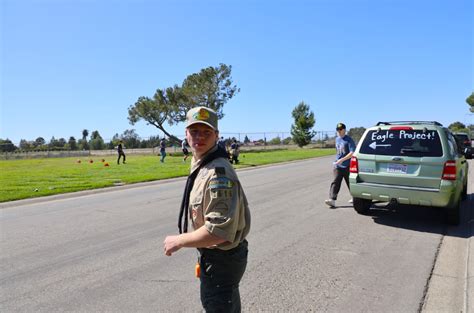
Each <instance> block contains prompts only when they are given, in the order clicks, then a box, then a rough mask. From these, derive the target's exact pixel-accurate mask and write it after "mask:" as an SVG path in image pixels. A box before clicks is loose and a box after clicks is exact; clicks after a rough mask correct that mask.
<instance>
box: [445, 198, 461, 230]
mask: <svg viewBox="0 0 474 313" xmlns="http://www.w3.org/2000/svg"><path fill="white" fill-rule="evenodd" d="M460 220H461V199H459V200H458V201H457V203H456V204H455V205H454V206H452V207H447V208H446V223H447V224H449V225H454V226H457V225H459V222H460Z"/></svg>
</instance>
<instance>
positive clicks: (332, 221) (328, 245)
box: [0, 157, 474, 312]
mask: <svg viewBox="0 0 474 313" xmlns="http://www.w3.org/2000/svg"><path fill="white" fill-rule="evenodd" d="M331 161H332V158H329V157H325V158H318V159H312V160H306V161H301V162H293V163H288V164H283V165H276V166H269V167H263V168H256V169H251V170H243V171H239V176H240V178H241V181H242V184H243V186H244V189H245V191H246V194H247V197H248V200H249V203H250V207H251V212H252V229H251V232H250V235H249V237H248V240H249V251H250V252H249V263H248V267H247V272H246V274H245V275H244V278H243V280H242V283H241V295H242V300H243V301H242V307H243V311H244V312H255V311H267V312H276V311H281V312H288V311H318V312H418V311H419V310H420V309H421V308H422V307H423V305H424V304H425V301H426V299H427V298H428V297H427V296H426V295H427V294H430V292H429V288H428V287H429V284H430V282H431V278H432V277H433V276H435V275H433V274H432V273H434V266H435V263H436V264H437V263H439V260H438V259H437V256H438V254H440V253H439V251H440V249H441V247H442V246H443V239H445V241H444V242H448V241H447V239H448V238H447V237H449V236H451V237H453V238H456V239H459V240H462V242H464V243H465V242H467V241H468V240H470V239H469V237H470V234H469V233H468V232H465V231H461V229H465V228H452V227H446V226H445V225H444V223H443V215H442V213H441V211H440V210H436V209H430V208H416V209H413V208H410V207H399V208H396V209H395V210H387V209H386V208H382V207H380V208H378V209H375V210H373V212H372V214H371V216H361V215H358V214H356V213H355V212H354V210H353V208H352V207H351V205H350V204H348V203H347V201H348V200H349V199H350V195H349V192H348V190H347V188H346V187H345V186H343V187H342V189H341V193H340V197H339V199H338V201H337V203H338V204H339V206H338V207H337V208H336V209H329V208H328V207H327V206H326V205H325V204H324V199H326V198H327V194H328V190H329V184H330V181H331V177H332V174H331ZM470 165H471V174H470V185H469V193H470V195H469V200H468V202H464V204H463V210H464V213H463V223H464V224H466V225H467V223H468V222H469V221H472V213H471V212H470V211H468V210H467V208H468V207H470V208H472V207H474V205H473V204H474V195H473V194H472V193H473V192H474V188H473V182H474V175H473V172H474V163H472V161H471V164H470ZM184 182H185V181H184V179H174V180H170V181H166V182H160V183H151V184H145V185H140V187H132V188H119V189H109V190H108V191H106V192H101V193H96V194H88V195H84V194H81V193H79V194H78V196H72V197H68V198H65V199H54V198H53V200H49V201H45V200H46V199H42V200H40V201H26V202H19V203H16V204H14V206H10V204H3V205H2V206H1V207H2V209H0V214H1V215H0V222H1V224H0V226H1V243H0V249H1V256H0V269H1V272H0V288H1V289H0V292H1V298H0V300H1V302H0V311H1V312H38V311H42V312H64V311H75V312H104V311H108V312H152V311H153V312H188V311H189V312H199V311H200V310H201V306H200V301H199V281H198V279H196V278H195V277H194V265H195V263H196V252H195V250H193V249H183V250H181V251H179V252H177V253H176V254H175V255H173V256H172V257H167V256H165V255H164V254H163V245H162V242H163V239H164V238H165V236H166V235H167V234H173V233H177V215H178V209H179V204H180V201H181V194H182V191H183V189H184ZM471 211H472V210H471ZM445 234H448V236H445ZM465 246H467V245H464V246H463V247H465ZM461 261H462V262H464V261H463V260H460V261H459V262H461ZM462 262H461V263H460V265H461V266H462V265H463V264H462ZM435 274H436V273H435ZM440 286H441V287H440ZM466 286H467V283H466ZM436 288H438V289H439V288H441V289H440V290H441V293H443V282H441V285H439V284H438V285H437V287H436ZM466 288H467V287H466ZM461 289H462V288H461ZM433 290H436V289H433ZM464 291H465V292H467V290H464ZM459 296H460V299H461V300H459V301H461V302H462V301H464V303H461V304H459V305H461V306H463V307H468V306H469V305H468V304H466V300H465V298H463V294H462V292H461V294H460V295H459ZM434 298H437V297H434ZM463 299H464V300H463ZM435 307H436V306H435ZM453 309H455V308H454V307H453Z"/></svg>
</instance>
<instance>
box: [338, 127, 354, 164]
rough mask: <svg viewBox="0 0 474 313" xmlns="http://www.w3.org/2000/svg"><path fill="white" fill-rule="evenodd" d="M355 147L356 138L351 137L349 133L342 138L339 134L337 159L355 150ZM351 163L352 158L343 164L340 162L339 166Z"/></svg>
mask: <svg viewBox="0 0 474 313" xmlns="http://www.w3.org/2000/svg"><path fill="white" fill-rule="evenodd" d="M355 148H356V146H355V143H354V140H352V138H351V137H349V136H347V135H344V137H342V138H341V137H339V136H338V137H336V151H337V154H336V161H337V160H339V159H342V158H343V157H345V156H346V155H348V154H349V152H354V151H355ZM350 163H351V160H350V159H348V160H345V161H344V162H342V163H341V164H338V165H337V166H338V167H341V168H346V167H348V166H349V164H350Z"/></svg>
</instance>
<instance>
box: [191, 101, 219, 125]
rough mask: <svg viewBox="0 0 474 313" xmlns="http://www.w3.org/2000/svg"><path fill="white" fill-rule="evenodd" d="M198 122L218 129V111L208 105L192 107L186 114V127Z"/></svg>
mask: <svg viewBox="0 0 474 313" xmlns="http://www.w3.org/2000/svg"><path fill="white" fill-rule="evenodd" d="M197 123H201V124H205V125H207V126H209V127H211V128H212V129H214V130H217V113H216V112H214V111H213V110H211V109H209V108H206V107H195V108H192V109H191V110H189V111H188V113H187V114H186V128H187V127H189V126H191V125H194V124H197Z"/></svg>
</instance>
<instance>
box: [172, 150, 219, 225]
mask: <svg viewBox="0 0 474 313" xmlns="http://www.w3.org/2000/svg"><path fill="white" fill-rule="evenodd" d="M217 158H226V159H227V158H228V155H227V151H225V150H224V149H222V148H220V147H217V150H216V151H214V152H212V153H210V154H208V155H207V156H206V157H205V158H204V159H203V160H202V162H201V164H200V165H199V167H198V168H197V169H195V170H194V171H193V172H192V173H191V175H189V176H188V179H187V180H186V187H185V188H184V195H183V199H182V200H181V208H180V210H179V219H178V229H179V233H180V234H182V233H183V232H185V233H187V232H188V216H189V196H190V194H191V190H192V189H193V186H194V181H195V180H196V177H197V175H198V173H199V170H200V169H201V168H203V167H204V166H205V165H207V164H208V163H209V162H211V161H212V160H215V159H217ZM183 216H184V221H183Z"/></svg>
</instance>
